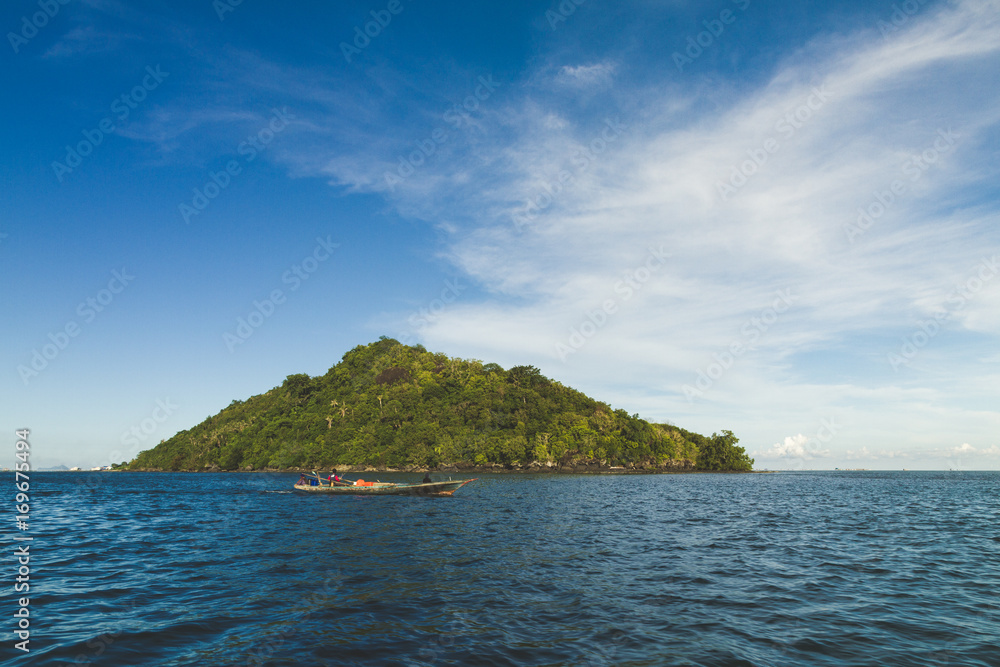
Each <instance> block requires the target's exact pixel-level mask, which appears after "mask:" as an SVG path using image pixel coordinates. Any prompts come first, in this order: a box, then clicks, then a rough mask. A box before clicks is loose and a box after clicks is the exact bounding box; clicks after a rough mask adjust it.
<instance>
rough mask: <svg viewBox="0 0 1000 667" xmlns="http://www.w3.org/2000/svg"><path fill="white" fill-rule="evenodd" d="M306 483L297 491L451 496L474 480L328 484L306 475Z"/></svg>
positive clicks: (314, 475) (298, 485)
mask: <svg viewBox="0 0 1000 667" xmlns="http://www.w3.org/2000/svg"><path fill="white" fill-rule="evenodd" d="M305 477H306V480H305V483H296V484H295V486H294V487H293V488H294V489H295V490H296V491H305V492H306V493H333V494H338V493H339V494H341V495H348V496H351V495H353V496H450V495H452V494H453V493H455V492H456V491H458V490H459V489H461V488H462V487H463V486H465V485H466V484H468V483H469V482H474V481H476V479H478V478H474V479H459V480H450V479H449V480H448V481H447V482H430V483H428V484H424V483H422V482H418V483H415V484H407V483H400V484H397V483H395V482H366V481H364V480H363V479H359V480H357V481H354V482H351V481H348V480H344V481H342V482H333V483H327V481H326V480H324V479H323V478H322V477H320V476H319V475H316V474H315V473H313V474H312V475H306V476H305Z"/></svg>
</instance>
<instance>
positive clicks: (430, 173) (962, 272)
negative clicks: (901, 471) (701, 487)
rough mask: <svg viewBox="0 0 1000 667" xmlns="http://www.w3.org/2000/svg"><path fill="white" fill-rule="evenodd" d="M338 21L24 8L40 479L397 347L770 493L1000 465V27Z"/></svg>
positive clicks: (840, 12) (983, 7) (567, 19)
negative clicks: (570, 410) (524, 373)
mask: <svg viewBox="0 0 1000 667" xmlns="http://www.w3.org/2000/svg"><path fill="white" fill-rule="evenodd" d="M336 4H337V6H327V5H326V4H325V3H300V4H298V5H296V6H294V7H291V8H289V7H287V6H285V5H282V4H278V3H268V2H264V1H263V0H245V1H244V2H242V3H239V4H237V5H233V4H231V3H230V2H227V0H219V2H215V3H213V2H211V1H209V0H202V1H198V2H171V3H167V2H150V3H145V6H144V7H143V8H141V9H140V8H136V7H134V6H133V5H132V4H129V3H122V2H117V1H115V0H66V1H65V4H60V2H59V0H51V2H47V1H46V0H42V2H41V3H39V2H37V1H36V2H26V1H22V0H18V1H17V2H12V3H8V4H7V5H5V7H4V8H3V10H2V11H0V26H2V28H3V31H4V33H5V35H6V39H5V40H4V41H5V43H4V45H3V46H2V47H0V49H2V50H5V53H4V54H3V55H2V56H0V57H2V58H3V67H2V69H0V77H2V78H0V84H2V89H3V90H4V91H5V96H4V102H3V104H2V105H0V109H2V111H0V113H2V114H3V115H2V121H3V122H2V123H0V133H2V144H0V145H2V152H0V174H2V185H3V187H2V189H0V260H2V261H0V272H2V276H3V284H4V286H5V289H4V290H3V293H4V299H5V305H6V307H5V309H4V314H5V317H4V320H3V323H2V324H0V336H2V340H3V347H2V353H0V354H2V355H3V356H2V364H0V365H2V368H3V372H4V373H5V375H6V378H7V379H6V381H4V382H3V383H2V385H0V387H2V389H0V392H2V393H0V399H2V404H3V406H4V407H3V411H2V415H0V425H2V427H3V429H4V431H5V432H7V433H9V435H10V439H11V442H13V430H14V429H15V428H21V427H29V428H31V429H32V435H33V445H34V459H33V462H34V464H35V465H36V466H39V467H42V466H48V465H54V464H58V463H65V464H67V465H100V464H107V463H110V462H111V461H112V460H114V461H120V460H123V459H127V458H130V457H131V456H132V455H134V454H135V453H136V451H137V450H138V449H145V448H147V447H149V446H152V445H154V444H155V443H157V442H159V441H160V440H161V439H164V438H167V437H170V436H171V435H173V434H174V433H175V432H177V431H179V430H182V429H185V428H188V427H190V426H192V425H194V424H196V423H198V422H200V421H201V420H203V419H204V418H205V417H207V416H209V415H212V414H215V413H216V412H218V411H219V410H220V409H222V408H224V407H225V406H226V405H228V404H229V402H230V401H231V400H233V399H235V398H240V399H242V398H246V397H247V396H250V395H253V394H257V393H261V392H263V391H266V390H267V389H269V388H271V387H273V386H275V385H277V384H279V383H280V382H281V381H282V380H283V378H284V377H285V376H286V375H288V374H290V373H298V372H307V373H310V374H314V375H315V374H320V373H323V372H325V371H326V370H327V369H328V368H329V367H330V366H332V365H334V364H335V363H337V361H339V359H340V358H341V356H342V355H343V354H344V352H346V351H347V350H349V349H350V348H352V347H354V346H355V345H358V344H363V343H367V342H371V341H372V340H375V339H377V338H378V337H379V336H381V335H388V336H392V337H396V338H398V339H400V340H403V341H404V342H411V343H416V342H420V343H422V344H424V345H426V346H427V347H428V348H429V349H432V350H437V351H442V352H446V353H448V354H450V355H453V356H462V357H467V358H477V359H482V360H484V361H495V362H497V363H500V364H502V365H504V366H505V367H510V366H512V365H516V364H534V365H536V366H538V367H539V368H540V369H542V371H543V372H544V373H545V374H546V375H548V376H549V377H552V378H555V379H558V380H560V381H562V382H563V383H565V384H568V385H570V386H574V387H576V388H578V389H580V390H582V391H584V392H587V393H588V394H591V395H592V396H594V397H596V398H599V399H601V400H605V401H608V402H610V403H611V404H612V405H613V406H614V407H616V408H618V407H621V408H624V409H626V410H627V411H629V412H630V413H634V412H637V413H639V414H640V415H641V416H643V417H645V418H647V419H651V420H657V421H662V420H669V421H671V422H672V423H675V424H678V425H680V426H683V427H685V428H688V429H691V430H695V431H700V432H704V433H711V432H713V431H718V430H721V429H731V430H733V431H734V432H735V433H736V434H737V435H738V436H739V437H740V439H741V444H742V445H744V446H745V447H746V448H747V451H748V452H750V453H751V454H753V455H754V456H755V458H756V459H757V466H758V467H760V468H771V469H801V468H833V467H851V468H911V469H921V468H925V469H926V468H930V469H949V468H954V469H996V468H998V467H1000V436H998V434H1000V411H998V410H1000V400H998V399H1000V350H998V345H997V343H998V340H1000V338H998V336H1000V279H997V274H998V273H1000V266H998V264H997V262H998V260H1000V230H998V225H997V221H998V204H1000V196H998V188H997V185H996V184H997V182H998V180H997V176H998V173H997V172H998V167H1000V160H998V159H997V158H998V147H1000V141H998V138H1000V135H998V127H1000V125H998V121H1000V99H998V98H1000V66H998V65H1000V3H998V2H996V1H984V0H967V1H956V2H934V1H927V2H920V1H918V0H910V1H909V2H904V3H900V2H895V3H894V2H797V3H791V2H763V1H760V0H738V1H732V0H725V1H723V0H716V1H713V2H689V3H685V2H659V3H654V2H648V1H638V0H637V1H634V2H618V3H604V2H599V1H598V0H587V1H585V2H582V3H581V4H579V5H577V4H576V3H575V2H573V1H572V0H566V1H565V2H562V3H559V2H515V3H503V4H495V3H494V4H490V5H485V6H477V5H475V4H473V5H470V4H469V3H417V2H412V1H407V0H398V2H388V1H386V2H375V3H357V2H345V3H336ZM365 31H367V32H368V34H367V35H364V33H365ZM241 322H242V323H241Z"/></svg>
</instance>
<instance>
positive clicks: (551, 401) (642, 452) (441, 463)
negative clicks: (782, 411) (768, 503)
mask: <svg viewBox="0 0 1000 667" xmlns="http://www.w3.org/2000/svg"><path fill="white" fill-rule="evenodd" d="M737 442H738V439H737V438H736V436H735V435H733V433H732V432H731V431H722V432H721V433H713V434H712V435H711V436H704V435H700V434H698V433H693V432H691V431H687V430H685V429H683V428H680V427H677V426H674V425H673V424H669V423H668V424H655V423H650V422H647V421H645V420H643V419H640V418H639V415H638V414H635V415H629V414H628V413H627V412H625V411H624V410H621V409H618V410H613V409H612V408H611V406H609V405H608V404H606V403H602V402H600V401H597V400H594V399H592V398H590V397H588V396H586V395H584V394H582V393H581V392H579V391H576V390H575V389H572V388H570V387H566V386H564V385H562V384H561V383H559V382H557V381H554V380H551V379H549V378H547V377H545V376H544V375H542V374H541V372H540V371H539V370H538V369H537V368H535V367H534V366H515V367H513V368H511V369H509V370H505V369H503V368H502V367H501V366H499V365H498V364H493V363H484V362H482V361H479V360H476V359H459V358H451V357H448V356H446V355H444V354H440V353H432V352H428V351H427V350H426V349H425V348H424V347H423V346H421V345H415V346H408V345H403V344H402V343H400V342H399V341H396V340H394V339H392V338H386V337H384V336H383V337H382V338H380V339H379V340H378V341H376V342H374V343H371V344H369V345H359V346H358V347H355V348H354V349H353V350H351V351H349V352H348V353H346V354H345V355H344V357H343V359H342V360H341V361H340V363H338V364H337V365H336V366H334V367H332V368H330V370H329V371H327V373H326V374H325V375H321V376H316V377H310V376H309V375H306V374H297V375H289V376H288V377H287V378H286V379H285V381H284V383H282V384H281V385H280V386H278V387H275V388H273V389H271V390H270V391H268V392H265V393H264V394H259V395H257V396H252V397H250V398H249V399H247V400H246V401H240V400H234V401H233V402H232V403H230V405H229V406H228V407H226V408H225V409H223V410H222V411H221V412H219V413H218V414H216V415H214V416H211V417H208V418H207V419H206V420H205V421H203V422H202V423H201V424H198V425H197V426H194V427H192V428H191V429H188V430H186V431H181V432H179V433H177V434H176V435H174V436H173V437H171V438H169V439H168V440H164V441H162V442H161V443H160V444H159V445H157V446H156V447H154V448H153V449H151V450H146V451H143V452H140V453H139V455H138V456H137V457H136V458H135V459H133V460H132V461H129V462H127V463H122V464H117V465H115V466H113V468H114V469H116V470H130V471H136V472H156V471H164V472H168V471H170V472H181V471H185V472H303V471H305V472H310V471H312V470H330V469H333V468H336V469H337V470H338V471H341V472H425V471H430V472H432V473H448V472H452V473H465V472H471V473H480V472H542V473H545V472H551V473H587V472H594V473H656V472H661V473H662V472H666V473H671V472H752V471H753V470H752V468H753V459H751V458H750V457H749V456H747V454H746V451H745V450H744V449H743V448H742V447H739V446H737V444H736V443H737Z"/></svg>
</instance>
